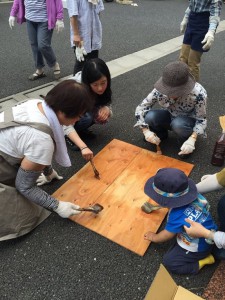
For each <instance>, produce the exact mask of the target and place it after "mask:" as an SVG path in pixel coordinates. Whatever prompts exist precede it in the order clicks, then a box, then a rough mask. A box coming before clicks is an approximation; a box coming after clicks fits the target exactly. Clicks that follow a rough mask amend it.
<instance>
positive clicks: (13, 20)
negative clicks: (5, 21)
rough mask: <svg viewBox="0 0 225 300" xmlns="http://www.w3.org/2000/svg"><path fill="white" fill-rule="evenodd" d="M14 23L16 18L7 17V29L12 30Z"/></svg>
mask: <svg viewBox="0 0 225 300" xmlns="http://www.w3.org/2000/svg"><path fill="white" fill-rule="evenodd" d="M15 21H16V17H13V16H10V17H9V27H10V28H11V29H13V27H14V26H15Z"/></svg>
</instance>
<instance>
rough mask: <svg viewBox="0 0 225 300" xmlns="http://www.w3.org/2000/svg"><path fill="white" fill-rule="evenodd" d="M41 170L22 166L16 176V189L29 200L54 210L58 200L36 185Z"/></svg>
mask: <svg viewBox="0 0 225 300" xmlns="http://www.w3.org/2000/svg"><path fill="white" fill-rule="evenodd" d="M40 174H41V171H28V170H24V169H22V168H21V167H20V168H19V170H18V173H17V176H16V182H15V186H16V189H17V190H18V191H19V192H20V193H21V194H22V195H23V196H24V197H25V198H26V199H28V200H30V201H32V202H34V203H35V204H37V205H40V206H43V207H45V208H47V209H50V210H54V209H56V207H57V206H58V200H57V199H55V198H54V197H52V196H51V195H49V194H48V193H46V192H45V191H43V190H42V189H40V188H39V187H37V186H36V180H37V179H38V177H39V176H40Z"/></svg>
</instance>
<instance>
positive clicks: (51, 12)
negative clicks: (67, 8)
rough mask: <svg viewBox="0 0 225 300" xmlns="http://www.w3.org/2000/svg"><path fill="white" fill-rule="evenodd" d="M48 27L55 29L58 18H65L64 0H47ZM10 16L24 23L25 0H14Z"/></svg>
mask: <svg viewBox="0 0 225 300" xmlns="http://www.w3.org/2000/svg"><path fill="white" fill-rule="evenodd" d="M46 5H47V15H48V29H49V30H50V29H53V28H54V27H55V23H56V21H57V20H63V5H62V0H46ZM10 16H13V17H17V23H19V24H22V23H23V22H25V21H26V19H25V6H24V0H14V2H13V6H12V9H11V12H10Z"/></svg>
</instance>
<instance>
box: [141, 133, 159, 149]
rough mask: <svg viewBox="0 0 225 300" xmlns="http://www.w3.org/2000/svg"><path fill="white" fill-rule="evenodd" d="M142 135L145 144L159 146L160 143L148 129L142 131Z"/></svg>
mask: <svg viewBox="0 0 225 300" xmlns="http://www.w3.org/2000/svg"><path fill="white" fill-rule="evenodd" d="M143 134H144V136H145V140H146V141H147V142H149V143H152V144H155V145H159V144H160V142H161V140H160V138H158V137H157V135H156V134H155V133H154V132H152V131H150V130H149V129H148V130H145V131H143Z"/></svg>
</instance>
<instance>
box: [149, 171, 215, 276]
mask: <svg viewBox="0 0 225 300" xmlns="http://www.w3.org/2000/svg"><path fill="white" fill-rule="evenodd" d="M144 191H145V193H146V194H147V195H148V196H149V197H151V198H152V199H153V200H154V201H155V202H157V203H158V204H159V205H161V206H162V207H167V208H169V209H170V211H169V215H168V218H167V223H166V226H165V229H164V230H162V231H161V232H159V233H158V234H157V233H153V232H147V233H146V234H145V235H144V238H145V239H146V240H149V241H152V242H154V243H160V242H165V241H168V240H170V239H172V238H173V237H175V236H176V243H175V244H174V245H173V246H172V247H171V248H170V249H169V250H168V252H167V253H166V254H165V255H164V258H163V264H164V265H165V267H166V268H167V269H168V270H169V271H170V272H172V273H177V274H197V273H198V272H199V270H200V269H201V268H202V267H203V266H205V265H206V264H213V263H214V261H215V260H214V257H213V256H212V255H211V254H210V252H211V249H212V245H213V241H212V240H207V239H204V238H192V237H190V236H189V235H188V234H187V233H186V232H185V230H184V225H187V226H189V224H188V223H187V222H185V218H188V219H190V220H193V221H196V222H198V223H200V224H202V225H203V226H204V227H206V228H207V229H209V230H216V229H217V226H216V224H215V223H214V221H213V219H212V217H211V214H210V212H209V204H208V202H207V200H206V199H205V198H204V197H203V196H202V195H201V194H199V193H198V192H197V188H196V185H195V183H194V182H193V181H192V180H191V179H189V178H188V177H187V176H186V175H185V174H184V172H183V171H181V170H179V169H175V168H163V169H159V170H158V172H157V173H156V175H155V176H153V177H151V178H150V179H148V181H147V182H146V184H145V188H144Z"/></svg>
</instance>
